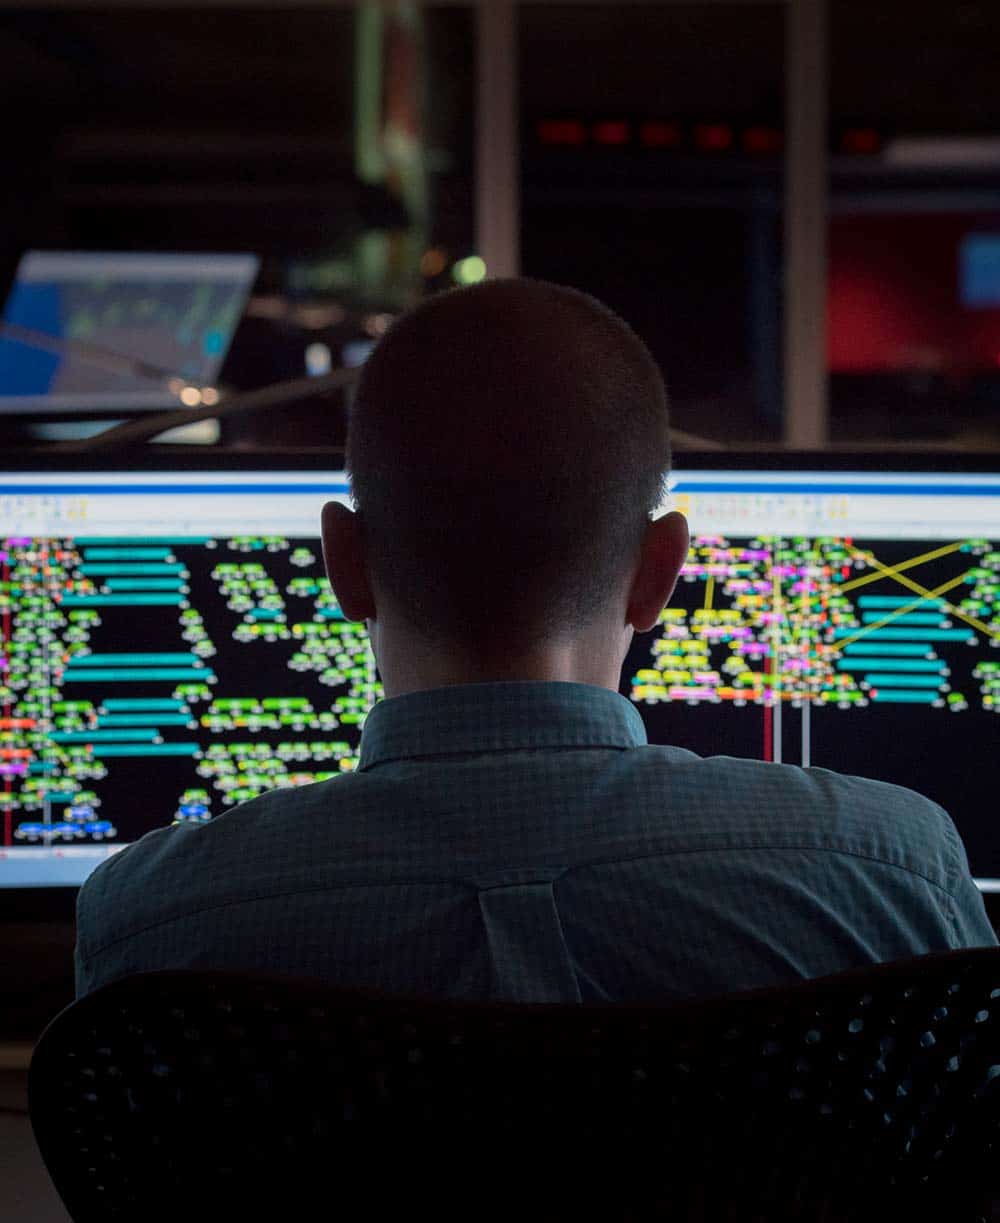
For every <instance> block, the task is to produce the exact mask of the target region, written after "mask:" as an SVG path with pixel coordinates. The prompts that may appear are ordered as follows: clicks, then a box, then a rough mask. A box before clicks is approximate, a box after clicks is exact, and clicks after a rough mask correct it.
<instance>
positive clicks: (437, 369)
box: [347, 279, 670, 650]
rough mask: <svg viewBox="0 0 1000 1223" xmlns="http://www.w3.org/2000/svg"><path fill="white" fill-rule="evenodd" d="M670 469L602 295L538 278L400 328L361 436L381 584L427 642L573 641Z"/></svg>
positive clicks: (483, 290)
mask: <svg viewBox="0 0 1000 1223" xmlns="http://www.w3.org/2000/svg"><path fill="white" fill-rule="evenodd" d="M669 462H670V448H669V432H668V421H667V403H666V392H665V389H664V385H663V379H662V377H661V375H660V372H659V369H658V368H657V366H656V364H655V362H654V361H653V359H652V357H651V356H650V354H649V352H648V350H647V349H646V347H645V345H644V344H643V343H642V341H641V340H640V339H639V338H638V336H636V335H635V333H634V332H633V331H632V330H631V328H629V327H628V326H627V324H626V323H624V322H623V321H622V320H621V319H620V318H619V317H618V316H617V315H615V314H614V313H613V312H612V311H611V310H609V309H608V308H607V307H605V306H603V305H602V304H601V303H600V302H598V301H596V300H595V299H594V298H592V297H588V296H587V295H586V294H583V293H580V292H578V291H577V290H574V289H568V288H564V287H561V286H558V285H553V284H548V283H545V282H543V281H534V280H527V279H519V280H495V281H488V282H486V283H484V284H480V285H476V286H473V287H471V288H465V289H456V290H453V291H451V292H448V293H443V294H440V295H438V296H436V297H433V298H429V299H428V300H426V301H425V302H423V303H421V304H420V305H419V306H417V307H416V308H415V309H414V310H412V311H411V312H410V313H408V314H406V315H404V316H403V317H402V318H400V319H399V320H398V321H397V322H396V323H395V324H394V325H393V326H392V327H391V328H390V330H389V331H388V332H387V334H386V335H385V336H384V337H383V339H382V340H381V342H380V343H379V345H378V347H377V348H376V349H375V351H374V352H373V353H372V355H371V357H370V358H369V360H368V362H367V364H366V366H365V368H364V370H363V372H362V376H361V380H360V382H359V386H358V391H357V395H356V398H355V403H354V407H353V410H352V414H351V421H350V427H349V430H348V443H347V466H348V470H349V472H350V474H351V478H352V487H353V493H354V499H355V503H356V506H357V509H358V511H359V512H360V515H361V525H362V532H363V538H364V541H365V549H366V557H367V562H368V565H369V569H370V573H371V577H372V581H373V584H374V585H375V587H376V589H378V590H379V591H380V592H381V593H382V595H383V597H385V596H388V597H390V598H391V599H392V601H393V604H394V606H395V607H396V609H397V610H398V611H399V613H400V614H402V615H403V616H404V617H405V618H406V619H407V620H408V621H409V622H410V623H411V625H412V626H413V627H414V628H416V629H417V630H419V631H420V632H421V633H422V634H423V635H424V636H426V637H427V638H429V639H432V640H439V641H447V642H451V643H454V644H459V645H462V646H464V647H467V648H479V647H481V648H483V649H487V650H488V649H499V650H503V649H505V648H508V647H509V646H510V645H512V644H518V645H527V644H531V643H534V642H536V641H538V640H541V639H545V638H550V637H559V636H564V635H566V634H569V633H572V632H575V631H577V630H579V629H580V628H582V627H583V626H584V625H586V624H587V623H588V622H590V621H591V620H592V619H593V618H594V617H595V616H596V615H597V614H599V613H600V612H601V611H602V610H605V609H606V608H607V607H608V605H609V601H610V600H611V599H612V598H614V597H615V596H616V594H618V593H619V591H620V588H621V585H622V582H623V581H624V580H625V579H626V576H627V573H628V571H629V570H630V568H631V567H632V566H633V565H634V563H635V561H636V558H637V555H638V551H639V547H640V544H641V541H642V538H643V533H644V531H645V527H646V524H647V522H648V521H649V516H650V513H651V512H652V510H653V509H654V508H655V507H656V505H657V504H658V502H659V501H660V499H661V497H662V495H663V489H664V481H665V478H666V474H667V471H668V467H669Z"/></svg>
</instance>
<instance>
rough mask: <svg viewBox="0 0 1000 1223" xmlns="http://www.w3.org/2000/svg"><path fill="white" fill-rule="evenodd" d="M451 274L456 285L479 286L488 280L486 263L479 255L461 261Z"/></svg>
mask: <svg viewBox="0 0 1000 1223" xmlns="http://www.w3.org/2000/svg"><path fill="white" fill-rule="evenodd" d="M451 274H452V278H453V279H454V281H455V283H456V284H460V285H477V284H479V282H480V281H482V280H485V279H486V263H485V261H484V260H482V259H481V258H480V257H479V256H478V255H470V256H469V257H468V258H467V259H459V261H458V262H457V263H456V264H455V266H454V267H453V268H452V269H451Z"/></svg>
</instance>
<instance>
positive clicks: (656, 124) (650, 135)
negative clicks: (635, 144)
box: [639, 119, 684, 149]
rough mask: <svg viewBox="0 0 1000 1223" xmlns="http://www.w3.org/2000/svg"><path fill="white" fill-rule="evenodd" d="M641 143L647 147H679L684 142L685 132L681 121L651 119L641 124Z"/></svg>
mask: <svg viewBox="0 0 1000 1223" xmlns="http://www.w3.org/2000/svg"><path fill="white" fill-rule="evenodd" d="M639 143H640V144H642V145H644V146H645V147H646V148H647V149H679V148H680V147H681V145H682V144H683V143H684V133H683V132H682V131H681V125H680V124H679V123H672V122H670V121H669V120H665V119H649V120H647V121H646V122H645V123H642V124H640V125H639Z"/></svg>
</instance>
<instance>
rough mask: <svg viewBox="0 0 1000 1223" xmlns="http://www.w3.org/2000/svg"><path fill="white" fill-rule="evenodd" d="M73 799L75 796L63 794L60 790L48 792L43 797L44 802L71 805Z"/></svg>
mask: <svg viewBox="0 0 1000 1223" xmlns="http://www.w3.org/2000/svg"><path fill="white" fill-rule="evenodd" d="M75 798H76V795H75V794H64V793H63V792H62V790H49V792H48V793H47V794H46V795H45V800H46V802H50V803H71V802H72V801H73V800H74V799H75Z"/></svg>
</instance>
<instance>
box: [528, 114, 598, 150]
mask: <svg viewBox="0 0 1000 1223" xmlns="http://www.w3.org/2000/svg"><path fill="white" fill-rule="evenodd" d="M537 130H538V139H539V142H540V143H541V144H561V145H581V144H586V142H587V129H586V128H585V127H584V125H583V124H582V123H580V121H579V120H577V119H543V120H542V122H541V123H539V125H538V129H537Z"/></svg>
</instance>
